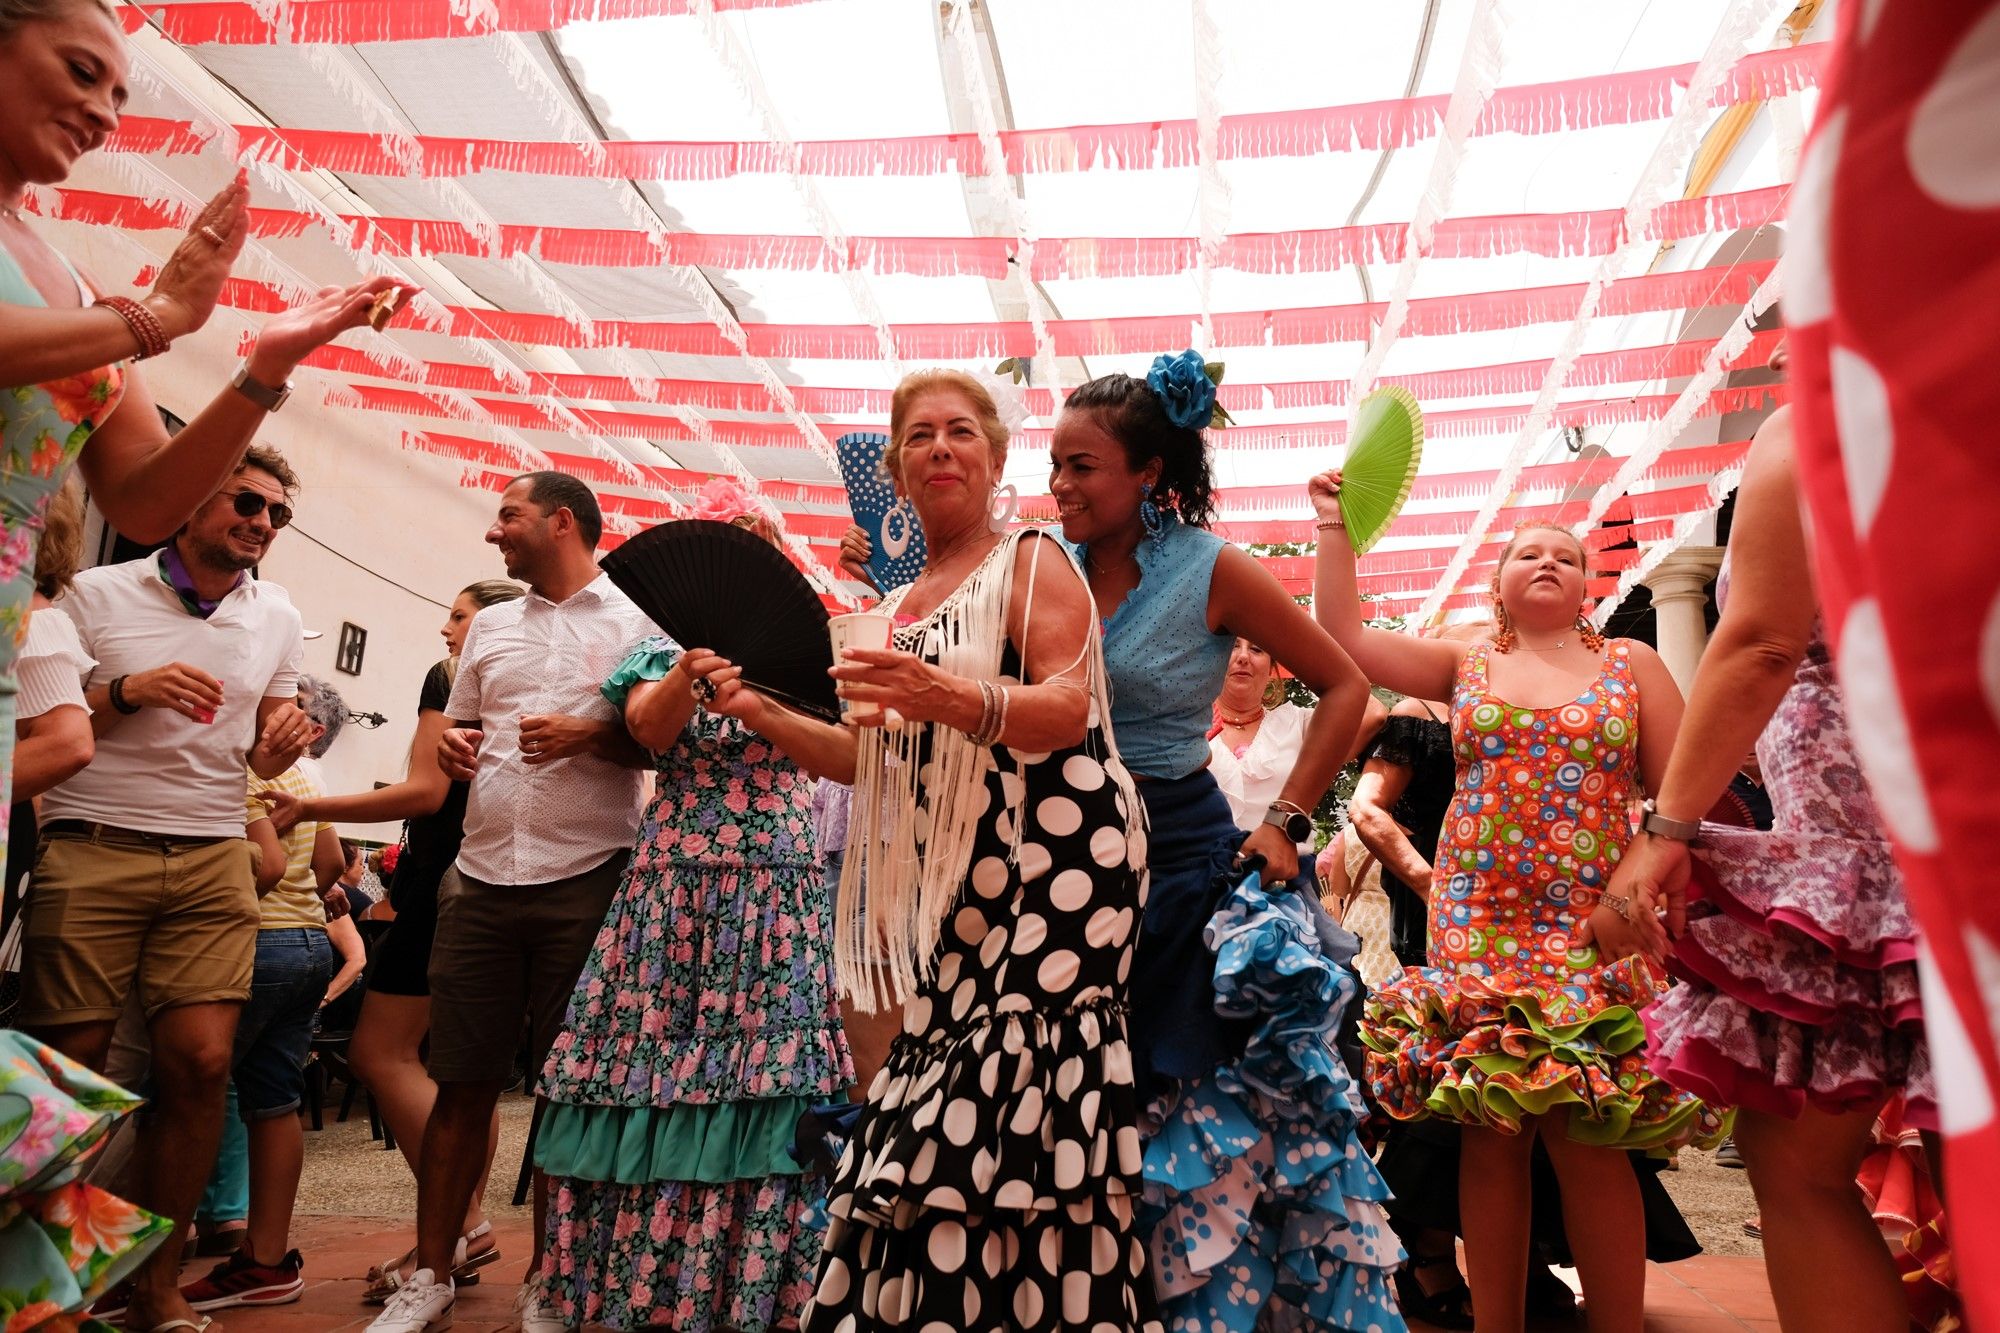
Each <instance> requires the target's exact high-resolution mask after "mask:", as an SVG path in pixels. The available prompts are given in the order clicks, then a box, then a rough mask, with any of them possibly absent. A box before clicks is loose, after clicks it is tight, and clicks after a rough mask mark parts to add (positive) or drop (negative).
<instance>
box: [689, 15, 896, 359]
mask: <svg viewBox="0 0 2000 1333" xmlns="http://www.w3.org/2000/svg"><path fill="white" fill-rule="evenodd" d="M688 10H689V12H690V13H692V14H694V15H695V16H696V17H697V18H699V19H700V21H701V31H702V36H703V37H705V38H707V39H708V48H709V50H710V52H712V53H713V54H714V56H715V61H716V63H717V64H718V65H720V66H721V67H722V72H723V73H724V74H725V75H727V76H728V78H729V81H730V82H731V83H732V84H734V85H735V86H736V91H737V93H738V94H739V95H740V96H741V97H742V98H743V100H744V102H745V104H747V105H748V107H749V108H750V114H751V115H752V116H754V117H755V118H756V120H757V127H758V128H759V129H760V130H762V131H763V132H764V137H765V138H766V139H768V140H770V142H771V144H772V146H773V147H775V148H776V149H777V150H778V154H779V157H780V160H782V161H783V162H784V164H785V174H786V175H787V176H788V177H789V178H790V180H791V184H792V192H793V193H794V194H796V195H798V197H799V202H800V203H801V204H803V205H805V210H806V216H807V217H809V218H811V219H812V224H813V230H814V231H817V232H818V233H819V234H820V238H821V239H822V240H824V241H825V242H826V243H827V245H829V246H831V247H832V248H833V250H834V251H835V252H836V253H839V254H845V253H846V252H847V235H846V233H845V232H843V231H842V230H841V229H840V224H839V222H838V221H837V220H836V219H835V218H834V215H833V209H832V208H830V207H829V206H828V205H827V202H826V200H825V199H824V198H823V197H822V196H821V195H820V192H819V187H818V186H817V185H814V184H813V182H812V180H811V179H810V178H809V177H808V176H807V175H806V172H805V162H804V160H803V158H802V157H801V156H800V154H799V147H798V145H797V144H796V143H794V142H793V140H792V137H791V135H790V134H789V133H788V132H787V131H786V129H785V125H784V122H783V121H782V120H781V119H779V116H778V112H777V108H776V107H775V106H773V105H772V103H771V95H770V93H769V92H767V91H766V90H765V88H764V78H763V76H762V75H761V74H759V73H758V72H757V66H756V64H755V62H754V61H752V60H751V59H750V57H749V55H748V54H747V53H746V52H745V51H744V50H743V46H742V44H741V43H740V42H738V41H737V40H736V32H735V30H734V29H733V28H731V27H730V26H729V22H728V20H726V19H724V18H723V17H722V16H721V15H720V14H718V13H717V12H716V9H715V3H714V0H689V4H688ZM840 276H841V280H842V281H843V282H844V283H845V284H846V286H847V295H848V299H849V300H851V301H853V302H854V310H855V313H856V314H858V315H860V316H861V318H862V320H863V322H865V323H867V324H869V325H872V326H873V328H874V330H875V344H876V347H877V349H878V350H879V352H880V354H881V357H882V361H883V363H884V364H885V365H887V366H888V367H889V370H890V374H891V377H892V378H895V379H901V378H902V377H903V359H902V356H901V354H900V353H898V352H897V350H896V339H895V335H893V334H892V333H890V332H889V321H888V319H887V318H886V317H885V316H884V315H883V313H882V307H881V306H880V305H879V304H878V303H877V302H876V300H875V290H874V288H873V287H871V286H870V285H869V283H868V277H867V275H866V274H865V273H861V272H858V271H856V270H855V269H853V268H851V267H850V268H845V269H842V270H841V275H840Z"/></svg>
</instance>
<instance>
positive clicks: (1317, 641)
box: [1208, 546, 1368, 879]
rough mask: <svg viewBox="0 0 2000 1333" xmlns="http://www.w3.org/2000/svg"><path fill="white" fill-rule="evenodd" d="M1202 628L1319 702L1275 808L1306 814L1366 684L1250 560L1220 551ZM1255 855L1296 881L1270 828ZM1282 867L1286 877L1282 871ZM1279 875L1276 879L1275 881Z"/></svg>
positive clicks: (1257, 838) (1259, 833) (1284, 846)
mask: <svg viewBox="0 0 2000 1333" xmlns="http://www.w3.org/2000/svg"><path fill="white" fill-rule="evenodd" d="M1208 610H1209V625H1210V627H1211V628H1213V629H1215V630H1217V631H1224V632H1227V633H1230V634H1234V635H1238V636H1240V637H1242V638H1245V639H1248V640H1250V641H1251V642H1252V643H1255V644H1258V645H1259V646H1261V647H1262V648H1263V649H1264V650H1265V651H1266V652H1268V653H1270V654H1271V659H1272V660H1273V661H1275V662H1277V663H1279V664H1280V665H1282V666H1283V667H1284V668H1285V669H1286V670H1287V671H1290V672H1291V673H1292V674H1293V675H1294V676H1297V677H1298V678H1299V680H1300V682H1301V683H1303V684H1304V685H1305V687H1306V688H1307V689H1309V690H1311V691H1312V692H1313V693H1314V694H1316V695H1318V696H1319V704H1318V706H1316V707H1315V708H1314V709H1313V710H1312V717H1311V719H1310V720H1309V721H1307V723H1306V730H1305V738H1304V740H1303V741H1302V742H1301V744H1300V746H1299V755H1298V758H1297V760H1295V761H1294V762H1293V765H1292V771H1291V774H1290V776H1288V777H1287V778H1286V779H1285V786H1284V789H1283V790H1282V791H1280V792H1279V793H1278V799H1279V801H1280V802H1281V803H1283V804H1286V805H1290V806H1293V807H1294V808H1296V809H1298V810H1300V811H1302V812H1304V813H1307V814H1310V813H1311V812H1312V809H1313V807H1314V806H1316V805H1318V804H1319V798H1320V797H1321V796H1324V795H1325V794H1326V789H1327V787H1329V786H1330V785H1332V783H1333V775H1334V774H1336V773H1338V772H1339V771H1340V769H1341V766H1342V765H1343V764H1345V763H1346V762H1347V756H1348V750H1349V747H1350V746H1351V745H1352V744H1353V742H1354V733H1355V732H1356V731H1357V730H1359V728H1360V725H1361V719H1362V715H1363V713H1364V712H1365V711H1366V709H1367V706H1368V679H1367V677H1365V676H1363V675H1362V674H1361V671H1360V669H1359V668H1358V667H1356V666H1355V664H1354V660H1353V659H1352V658H1351V657H1349V656H1348V655H1347V653H1346V652H1344V651H1343V650H1342V649H1341V646H1340V645H1339V644H1338V643H1336V642H1335V641H1334V639H1333V637H1332V636H1331V635H1330V634H1328V633H1327V632H1326V630H1325V629H1323V628H1322V627H1321V626H1319V625H1318V624H1317V623H1315V622H1314V620H1313V618H1312V617H1311V616H1309V615H1307V614H1306V613H1305V611H1304V610H1303V609H1302V608H1301V607H1300V606H1299V604H1298V603H1297V602H1294V601H1293V600H1292V598H1291V594H1290V593H1287V592H1286V591H1285V589H1284V585H1283V584H1281V583H1279V582H1278V581H1277V580H1276V579H1274V578H1272V577H1271V575H1270V572H1269V571H1268V570H1266V569H1265V568H1264V567H1263V566H1262V565H1260V564H1258V563H1257V561H1256V560H1255V558H1253V557H1252V556H1251V555H1250V554H1249V553H1247V552H1245V551H1242V550H1239V549H1238V548H1236V547H1234V546H1227V547H1224V548H1223V550H1222V553H1221V554H1220V555H1218V556H1217V557H1216V561H1215V574H1214V576H1213V577H1212V578H1211V580H1210V582H1209V592H1208ZM1243 849H1244V854H1245V855H1252V854H1261V855H1262V856H1263V857H1264V858H1265V860H1266V861H1268V862H1270V865H1271V869H1272V873H1273V875H1274V876H1275V877H1276V878H1279V879H1290V878H1291V877H1292V876H1293V875H1295V874H1297V873H1298V849H1297V848H1296V847H1295V846H1294V845H1293V844H1292V843H1291V842H1290V841H1289V840H1288V839H1286V837H1285V836H1284V832H1283V830H1281V829H1279V828H1277V827H1276V826H1275V825H1269V824H1266V825H1260V826H1259V827H1258V828H1257V829H1255V830H1253V831H1252V833H1251V834H1250V837H1249V838H1248V839H1246V840H1245V842H1244V844H1243ZM1287 866H1289V867H1290V870H1289V871H1286V870H1285V868H1286V867H1287ZM1281 872H1283V873H1281Z"/></svg>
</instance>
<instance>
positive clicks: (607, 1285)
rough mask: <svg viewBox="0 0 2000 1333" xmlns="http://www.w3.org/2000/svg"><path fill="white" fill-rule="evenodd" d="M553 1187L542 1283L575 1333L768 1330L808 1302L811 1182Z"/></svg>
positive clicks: (814, 1253)
mask: <svg viewBox="0 0 2000 1333" xmlns="http://www.w3.org/2000/svg"><path fill="white" fill-rule="evenodd" d="M553 1184H554V1188H552V1189H551V1190H550V1192H549V1196H550V1197H549V1221H548V1235H549V1245H548V1247H547V1252H546V1254H545V1256H544V1258H543V1260H542V1282H543V1290H544V1292H545V1293H546V1294H547V1296H548V1299H549V1301H550V1303H551V1304H552V1305H553V1306H554V1310H555V1313H556V1314H557V1315H558V1317H560V1318H561V1319H562V1321H563V1323H565V1324H566V1325H568V1326H569V1327H571V1328H578V1327H581V1326H583V1325H585V1324H591V1325H599V1326H603V1327H608V1328H613V1329H622V1330H637V1329H646V1328H671V1329H674V1330H675V1331H676V1333H710V1330H714V1331H715V1333H722V1331H723V1330H734V1331H736V1333H765V1331H766V1330H771V1329H783V1328H795V1327H797V1318H798V1311H799V1310H800V1309H801V1308H803V1307H804V1306H805V1304H806V1302H807V1301H808V1300H810V1299H811V1298H812V1291H813V1270H814V1269H815V1267H817V1265H818V1263H819V1250H820V1238H821V1237H820V1233H819V1232H818V1231H814V1230H812V1229H810V1228H808V1227H806V1226H804V1225H802V1223H803V1220H804V1218H805V1217H806V1215H807V1213H808V1212H809V1211H810V1210H811V1208H812V1206H813V1205H814V1204H815V1203H817V1201H818V1200H819V1197H820V1187H819V1182H817V1181H815V1180H810V1179H805V1178H801V1177H797V1176H791V1177H776V1178H771V1179H766V1180H761V1181H748V1180H746V1181H736V1182H732V1183H730V1184H727V1185H699V1184H694V1183H689V1182H683V1181H665V1182H659V1183H656V1184H651V1185H611V1184H601V1183H597V1182H582V1181H573V1180H565V1181H557V1182H553Z"/></svg>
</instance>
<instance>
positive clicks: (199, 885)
mask: <svg viewBox="0 0 2000 1333" xmlns="http://www.w3.org/2000/svg"><path fill="white" fill-rule="evenodd" d="M297 487H298V479H297V477H296V476H294V475H293V473H292V470H291V468H290V466H289V465H288V464H287V463H286V462H285V460H284V459H283V457H281V456H280V455H279V454H278V453H277V452H276V451H275V450H272V449H268V448H265V447H262V446H259V447H257V448H254V449H252V450H251V451H250V452H249V454H248V455H247V456H246V457H245V459H244V461H243V463H242V464H241V465H240V466H239V467H238V469H237V470H236V472H235V473H234V474H233V475H231V476H230V477H229V479H228V480H226V481H225V482H223V484H222V487H221V489H220V490H219V491H217V492H216V494H215V495H214V496H212V497H210V498H209V499H208V500H207V501H206V502H204V503H203V505H202V506H201V508H199V509H197V510H196V511H195V513H194V516H193V517H192V518H190V519H189V520H188V523H187V526H186V527H185V528H183V529H182V530H181V531H180V532H179V533H178V534H177V535H176V536H175V538H174V540H173V542H172V543H171V544H169V545H168V546H167V547H165V548H164V549H162V550H160V551H158V552H155V553H154V554H152V555H148V556H144V557H142V558H140V559H138V560H131V561H127V562H125V563H124V564H119V565H109V566H105V567H102V568H98V569H88V570H85V571H83V572H82V573H81V574H79V575H77V578H76V582H75V584H74V585H72V587H71V589H70V591H69V594H68V595H67V596H66V597H65V598H64V599H63V601H62V603H61V608H60V609H61V610H62V612H63V613H64V614H65V615H66V616H67V617H68V618H69V620H70V622H71V623H72V624H73V625H74V626H75V627H76V631H77V637H78V641H79V643H80V645H81V648H82V651H83V653H84V654H85V655H86V656H87V657H89V658H92V659H94V660H95V665H94V666H92V667H91V668H90V673H89V675H88V677H87V678H86V680H85V682H84V684H85V695H86V699H87V701H88V704H89V707H90V710H91V726H92V729H93V730H94V731H95V732H96V755H95V757H94V758H93V759H92V760H91V763H90V765H89V767H87V768H85V769H83V770H82V771H81V772H79V773H77V774H76V775H75V776H74V777H71V778H69V779H68V780H67V781H65V782H64V783H62V784H61V785H60V786H58V787H56V788H54V789H53V790H51V791H50V792H48V793H47V794H46V795H45V796H44V797H43V798H42V848H41V852H40V854H39V855H38V857H37V859H36V862H35V868H34V871H33V874H32V876H31V879H30V886H29V892H28V904H27V911H26V914H25V916H24V919H23V930H22V936H23V940H22V959H21V962H22V967H21V981H22V994H21V1010H20V1020H19V1021H20V1024H21V1026H22V1027H24V1028H27V1029H30V1030H31V1031H33V1032H34V1033H35V1034H36V1035H37V1036H39V1037H41V1038H42V1039H43V1040H44V1041H47V1042H48V1043H49V1044H50V1045H52V1046H55V1047H56V1048H58V1049H59V1050H61V1051H63V1052H64V1053H65V1054H66V1055H69V1056H70V1057H71V1058H72V1059H75V1060H78V1061H79V1062H81V1063H83V1064H86V1065H88V1066H90V1067H91V1068H93V1069H100V1070H101V1069H102V1068H103V1067H104V1061H105V1056H106V1053H107V1048H108V1046H109V1044H110V1040H111V1033H112V1029H113V1026H114V1025H115V1023H116V1022H117V1019H118V1015H119V1013H120V1011H121V1010H122V1009H123V1008H124V1007H125V1003H126V1000H127V999H128V997H132V996H136V997H137V1000H138V1002H139V1005H140V1008H141V1009H142V1010H143V1012H144V1014H145V1017H146V1020H147V1026H148V1029H149V1034H150V1037H151V1042H152V1051H153V1059H152V1074H153V1081H154V1084H155V1099H154V1105H153V1114H152V1115H151V1116H149V1117H148V1122H149V1123H148V1124H146V1125H144V1126H142V1127H141V1137H140V1141H139V1144H138V1148H137V1160H138V1161H139V1162H141V1163H142V1164H143V1168H144V1174H145V1179H144V1181H143V1184H142V1188H141V1189H140V1190H139V1191H137V1192H136V1193H137V1198H136V1202H138V1203H140V1204H141V1205H143V1206H145V1207H146V1208H149V1209H150V1210H152V1211H153V1212H156V1213H160V1214H162V1215H164V1216H167V1217H170V1218H172V1219H173V1220H174V1222H175V1223H176V1225H177V1226H178V1227H180V1228H182V1229H183V1230H184V1229H185V1228H186V1227H187V1225H188V1223H189V1220H190V1218H191V1216H192V1214H193V1212H194V1208H195V1204H196V1202H197V1200H198V1199H199V1198H200V1196H201V1191H202V1187H203V1185H204V1184H205V1182H206V1181H207V1179H208V1172H209V1168H210V1167H211V1166H212V1165H213V1163H214V1159H215V1149H216V1142H217V1139H218V1137H219V1136H220V1133H221V1128H222V1108H223V1095H222V1094H223V1085H224V1083H225V1082H226V1081H227V1079H228V1076H229V1066H230V1052H231V1047H232V1043H233V1041H234V1038H235V1035H236V1025H237V1018H238V1016H239V1013H240V1011H241V1009H242V1007H243V1002H244V1001H245V1000H246V999H248V998H249V995H250V981H251V970H252V964H253V960H254V955H255V949H256V942H257V926H258V907H257V891H256V885H255V879H254V876H253V873H252V869H251V853H250V844H249V843H248V842H246V841H245V840H244V836H243V792H244V778H243V769H244V765H245V764H246V763H247V764H248V765H249V766H250V768H252V769H253V770H255V771H256V772H258V773H259V774H264V775H268V776H270V777H276V776H277V775H278V774H280V773H282V772H284V771H285V770H286V769H288V768H290V767H291V766H292V764H293V763H294V762H295V761H296V760H297V759H298V757H299V756H300V755H301V754H303V753H304V752H305V748H306V746H307V744H308V743H309V742H310V741H311V740H312V738H313V736H314V735H315V733H316V727H315V724H314V723H313V722H312V720H311V719H310V718H308V717H307V716H306V715H305V714H304V713H303V712H301V711H300V709H299V707H298V703H297V694H298V676H299V666H300V662H301V660H302V658H303V655H304V651H305V641H304V635H303V633H302V631H301V628H300V622H299V613H298V611H297V610H295V609H294V608H293V606H292V603H291V599H290V598H289V597H287V596H286V595H285V592H284V590H283V589H282V588H279V587H277V586H276V585H274V584H269V583H262V582H259V581H258V580H256V579H254V578H252V577H251V576H250V573H249V571H250V570H251V569H252V568H253V567H254V566H255V565H256V564H257V563H258V562H259V561H260V560H262V559H263V558H264V557H265V555H266V554H268V552H269V551H270V547H271V543H272V541H273V540H274V539H275V537H276V536H277V531H278V529H279V528H282V527H283V526H285V524H286V523H288V522H289V521H290V518H291V497H292V495H293V493H294V492H295V491H296V489H297ZM44 614H46V613H44ZM156 1136H164V1137H156ZM161 1253H162V1254H163V1255H165V1256H166V1257H165V1258H163V1259H161V1260H160V1261H159V1262H158V1263H157V1264H152V1265H149V1267H148V1268H147V1269H146V1270H145V1273H144V1275H143V1280H142V1281H141V1282H140V1284H139V1285H140V1287H141V1288H142V1289H143V1290H142V1293H141V1294H142V1296H143V1298H144V1299H143V1305H144V1309H143V1313H144V1314H145V1315H147V1316H148V1318H143V1319H139V1320H138V1321H137V1322H138V1323H140V1324H141V1325H142V1326H151V1324H153V1323H157V1322H159V1321H160V1320H161V1319H165V1318H168V1317H170V1315H171V1313H175V1312H178V1310H179V1309H180V1308H182V1307H184V1305H185V1302H182V1301H180V1300H179V1296H178V1291H177V1289H176V1285H175V1266H174V1263H173V1259H174V1257H175V1255H176V1253H177V1251H176V1247H175V1246H167V1247H164V1248H163V1249H162V1251H161ZM155 1315H157V1316H158V1317H157V1318H154V1317H152V1316H155Z"/></svg>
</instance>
